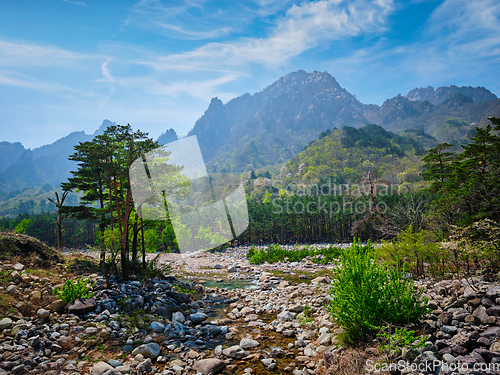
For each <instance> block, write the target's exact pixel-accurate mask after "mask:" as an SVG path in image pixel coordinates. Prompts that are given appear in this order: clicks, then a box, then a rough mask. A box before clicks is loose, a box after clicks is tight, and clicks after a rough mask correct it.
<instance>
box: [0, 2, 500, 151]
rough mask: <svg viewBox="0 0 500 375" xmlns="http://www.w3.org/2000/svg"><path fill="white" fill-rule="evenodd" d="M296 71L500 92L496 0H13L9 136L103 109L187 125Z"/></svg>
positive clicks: (403, 90)
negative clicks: (214, 104) (215, 105)
mask: <svg viewBox="0 0 500 375" xmlns="http://www.w3.org/2000/svg"><path fill="white" fill-rule="evenodd" d="M299 69H303V70H306V71H308V72H310V71H313V70H318V71H328V72H329V73H330V74H332V75H333V76H334V77H335V78H336V79H337V81H338V82H339V83H340V85H341V86H342V87H345V88H346V89H347V90H348V91H349V92H351V93H353V94H355V95H356V97H357V98H358V99H359V100H360V101H361V102H363V103H374V104H379V105H380V104H382V103H383V101H384V100H385V99H388V98H391V97H393V96H395V95H397V94H403V95H405V94H407V93H408V91H409V90H411V89H412V88H414V87H426V86H428V85H432V86H434V87H435V88H436V87H439V86H448V85H451V84H455V85H459V86H462V85H464V86H484V87H486V88H488V89H489V90H491V91H492V92H493V93H495V94H496V95H497V96H499V97H500V2H498V1H497V0H463V1H462V0H444V1H426V0H413V1H412V0H410V1H391V0H377V1H367V0H354V1H343V0H319V1H294V2H292V1H287V0H255V1H243V2H240V1H199V0H187V1H160V0H142V1H127V0H106V1H102V0H101V1H96V0H44V1H40V0H5V1H2V2H1V4H0V113H1V114H2V116H1V119H0V130H1V131H0V141H9V142H14V141H20V142H22V143H23V145H24V146H25V147H29V148H35V147H38V146H41V145H43V144H47V143H51V142H53V141H55V140H56V139H58V138H60V137H63V136H65V135H67V134H68V133H70V132H72V131H79V130H84V131H85V132H87V133H93V132H94V131H95V130H96V129H97V128H98V127H99V125H100V124H101V123H102V120H103V119H109V120H111V121H114V122H117V123H119V124H126V123H130V124H131V125H132V126H133V127H134V128H135V129H140V130H143V131H148V132H149V133H150V135H151V136H153V137H154V138H156V137H157V136H158V135H160V134H161V133H162V132H164V131H165V130H166V129H169V128H174V129H175V130H176V131H177V133H178V134H186V133H187V132H188V131H189V130H190V129H191V128H192V127H193V125H194V123H195V121H196V120H197V119H198V118H199V117H200V116H201V115H202V114H203V112H204V111H205V110H206V108H207V107H208V104H209V103H210V99H211V98H212V97H215V96H217V97H219V98H220V99H221V100H222V101H223V102H227V101H228V100H230V99H232V98H234V97H236V96H240V95H243V94H244V93H247V92H248V93H251V94H253V93H255V92H256V91H260V90H262V89H263V88H265V87H266V86H268V85H270V84H271V83H272V82H274V81H275V80H276V79H278V78H279V77H281V76H283V75H286V74H288V73H290V72H293V71H296V70H299Z"/></svg>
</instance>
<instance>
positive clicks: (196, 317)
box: [189, 312, 208, 325]
mask: <svg viewBox="0 0 500 375" xmlns="http://www.w3.org/2000/svg"><path fill="white" fill-rule="evenodd" d="M207 318H208V315H207V314H204V313H202V312H197V313H194V314H191V315H190V316H189V319H190V320H191V321H192V322H193V324H194V325H198V324H200V323H201V322H203V321H204V320H206V319H207Z"/></svg>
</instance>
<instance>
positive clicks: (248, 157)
mask: <svg viewBox="0 0 500 375" xmlns="http://www.w3.org/2000/svg"><path fill="white" fill-rule="evenodd" d="M419 99H423V100H419ZM492 115H497V116H498V115H500V100H498V98H497V97H496V95H494V94H493V93H491V92H490V91H489V90H487V89H485V88H484V87H475V88H474V87H457V86H453V85H452V86H449V87H439V88H438V89H437V90H434V88H432V87H431V86H429V87H428V88H426V89H423V88H420V89H414V90H412V91H410V92H409V93H408V95H406V96H402V95H398V96H396V97H394V98H391V99H388V100H386V101H385V102H384V103H383V105H382V106H378V105H373V104H363V103H361V102H360V101H359V100H357V99H356V97H355V96H354V95H352V94H350V93H349V92H348V91H347V90H345V89H344V88H342V87H341V86H340V84H339V83H338V82H337V81H336V79H335V78H334V77H332V76H331V75H330V74H329V73H327V72H317V71H314V72H312V73H307V72H305V71H303V70H299V71H297V72H294V73H291V74H288V75H286V76H284V77H282V78H280V79H278V80H277V81H276V82H274V83H273V84H272V85H270V86H268V87H267V88H265V89H264V90H262V91H260V92H258V93H255V94H254V95H250V94H244V95H242V96H240V97H237V98H235V99H232V100H230V101H229V102H227V103H226V104H223V103H222V101H220V100H219V99H218V98H213V99H212V101H211V103H210V105H209V107H208V109H207V110H206V112H205V113H204V115H203V116H202V117H201V118H200V119H199V120H198V121H196V123H195V125H194V127H193V129H192V130H191V131H190V132H189V134H188V135H196V136H197V137H198V141H199V144H200V147H201V150H202V153H203V156H204V158H205V161H206V162H208V166H209V169H212V170H217V171H222V172H224V171H225V172H235V173H241V172H242V171H245V170H252V169H256V168H261V167H264V166H266V165H272V164H276V163H282V162H284V161H286V160H289V159H291V158H292V157H293V156H294V155H296V154H297V153H298V152H300V151H301V150H302V149H303V147H304V146H305V145H307V144H308V143H309V142H310V141H312V140H313V139H315V138H316V137H317V136H318V134H320V133H321V132H323V131H325V130H327V129H333V128H335V127H342V126H345V125H348V126H354V127H360V126H362V125H366V124H378V125H381V126H383V127H384V128H386V129H388V130H391V131H393V132H400V131H403V130H405V129H418V130H423V131H425V132H427V133H429V134H430V135H432V136H434V137H435V138H436V139H437V140H438V141H440V142H444V141H449V142H461V141H463V140H464V139H466V138H467V135H468V134H469V133H470V131H471V129H472V128H473V126H472V125H471V124H479V123H481V122H483V121H486V120H487V118H488V117H490V116H492ZM450 121H451V122H450Z"/></svg>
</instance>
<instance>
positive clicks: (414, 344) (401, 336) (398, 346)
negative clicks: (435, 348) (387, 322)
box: [377, 327, 429, 359]
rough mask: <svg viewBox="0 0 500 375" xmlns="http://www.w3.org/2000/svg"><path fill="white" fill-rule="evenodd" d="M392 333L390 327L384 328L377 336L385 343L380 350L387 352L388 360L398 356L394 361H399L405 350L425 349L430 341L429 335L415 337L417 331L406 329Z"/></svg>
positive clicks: (398, 329) (397, 329)
mask: <svg viewBox="0 0 500 375" xmlns="http://www.w3.org/2000/svg"><path fill="white" fill-rule="evenodd" d="M391 331H392V330H391V328H390V327H382V331H381V332H380V333H379V334H377V336H378V337H381V338H382V339H383V341H384V343H383V344H382V345H381V347H380V350H381V351H383V352H385V353H386V355H387V357H388V358H389V357H392V356H393V355H394V354H395V355H396V358H392V359H398V358H399V357H400V356H401V354H402V353H403V349H405V348H406V349H408V350H409V351H412V350H415V349H418V348H422V347H424V346H425V345H426V344H425V343H426V341H427V340H428V339H429V336H428V335H425V336H422V337H420V338H418V337H415V331H410V330H409V329H406V328H395V329H394V332H393V333H391Z"/></svg>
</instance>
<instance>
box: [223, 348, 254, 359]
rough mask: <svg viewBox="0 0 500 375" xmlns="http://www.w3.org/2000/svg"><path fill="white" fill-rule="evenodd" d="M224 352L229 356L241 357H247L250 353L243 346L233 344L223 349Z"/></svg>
mask: <svg viewBox="0 0 500 375" xmlns="http://www.w3.org/2000/svg"><path fill="white" fill-rule="evenodd" d="M222 354H224V355H225V356H226V357H229V358H234V359H241V358H244V357H246V356H247V355H248V354H249V353H248V352H247V351H245V350H244V349H243V348H242V347H241V346H239V345H233V346H231V347H230V348H226V349H224V350H223V351H222Z"/></svg>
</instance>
